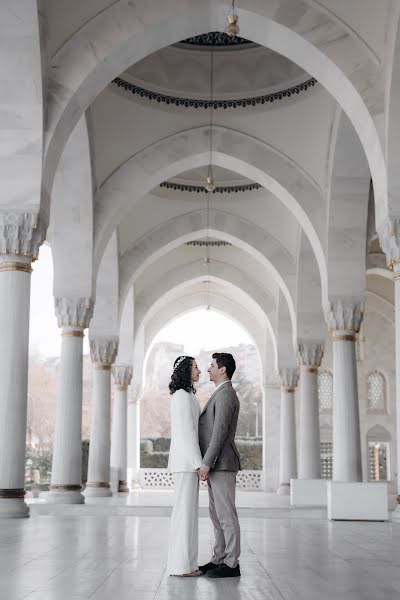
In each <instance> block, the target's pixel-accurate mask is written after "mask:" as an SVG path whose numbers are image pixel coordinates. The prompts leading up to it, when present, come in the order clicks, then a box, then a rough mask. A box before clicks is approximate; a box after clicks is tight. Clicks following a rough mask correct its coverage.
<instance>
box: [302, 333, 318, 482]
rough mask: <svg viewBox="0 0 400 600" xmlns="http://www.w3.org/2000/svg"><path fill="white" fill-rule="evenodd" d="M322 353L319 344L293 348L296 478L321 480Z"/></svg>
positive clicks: (303, 344)
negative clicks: (297, 395) (297, 417)
mask: <svg viewBox="0 0 400 600" xmlns="http://www.w3.org/2000/svg"><path fill="white" fill-rule="evenodd" d="M323 352H324V349H323V345H322V344H321V343H310V342H309V343H300V344H298V347H297V360H298V364H299V370H300V376H299V393H300V427H299V438H300V439H299V473H298V477H299V479H320V478H321V456H320V454H321V451H320V435H319V402H318V368H319V366H320V365H321V360H322V356H323Z"/></svg>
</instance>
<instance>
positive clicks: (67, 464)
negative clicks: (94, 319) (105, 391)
mask: <svg viewBox="0 0 400 600" xmlns="http://www.w3.org/2000/svg"><path fill="white" fill-rule="evenodd" d="M55 309H56V315H57V318H58V326H59V327H61V328H62V329H61V336H62V338H61V339H62V341H61V357H60V367H59V376H58V393H57V411H56V424H55V432H54V445H53V464H52V469H51V485H50V493H49V494H48V496H47V500H48V502H54V503H60V504H82V503H83V501H84V499H83V496H82V494H81V484H82V346H83V336H84V333H83V331H84V329H86V328H87V327H88V326H89V321H90V318H91V316H92V312H93V303H92V301H91V299H90V298H55Z"/></svg>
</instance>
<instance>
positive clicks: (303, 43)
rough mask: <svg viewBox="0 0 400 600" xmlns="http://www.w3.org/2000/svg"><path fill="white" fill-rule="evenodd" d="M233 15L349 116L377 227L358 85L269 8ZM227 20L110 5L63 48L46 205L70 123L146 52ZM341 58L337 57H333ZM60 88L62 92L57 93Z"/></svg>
mask: <svg viewBox="0 0 400 600" xmlns="http://www.w3.org/2000/svg"><path fill="white" fill-rule="evenodd" d="M238 14H239V17H240V21H241V30H242V35H243V36H244V37H246V38H248V39H250V40H253V41H255V42H257V43H258V44H260V45H264V46H266V47H269V48H271V49H272V50H274V51H276V52H278V53H280V54H282V55H284V56H286V57H287V58H289V59H290V60H292V61H293V62H295V63H296V64H298V65H299V66H300V67H301V68H303V69H304V70H305V71H307V72H308V73H310V74H311V75H313V76H314V77H316V78H317V79H318V81H320V83H321V84H322V85H323V86H324V87H325V88H326V89H327V90H328V91H329V92H330V93H331V94H332V95H333V96H334V97H335V98H336V100H337V101H338V103H339V104H340V106H341V107H342V109H343V110H344V112H345V113H346V114H347V115H348V117H349V119H350V120H351V122H352V124H353V126H354V128H355V130H356V131H357V134H358V136H359V138H360V140H361V142H362V144H363V147H364V151H365V153H366V156H367V157H368V161H369V165H370V169H371V173H372V177H373V180H374V188H375V200H376V211H377V223H378V224H379V223H381V221H382V220H383V219H384V218H385V216H386V215H387V180H386V170H385V160H384V155H383V152H382V148H381V144H380V140H379V136H378V133H377V130H376V127H375V124H374V122H373V119H372V117H371V114H370V113H369V111H368V109H367V107H366V105H365V103H364V101H363V99H362V97H361V95H360V93H359V92H358V91H357V88H356V85H357V84H356V83H355V82H354V83H353V82H352V81H351V79H350V77H348V76H347V75H346V74H345V69H344V68H343V66H342V65H338V64H336V63H335V62H334V60H332V59H331V58H329V57H328V56H327V54H324V53H323V52H321V51H320V50H319V49H318V48H317V47H316V46H315V45H313V44H312V43H311V42H310V41H308V40H307V39H305V37H302V36H301V35H299V34H298V33H296V32H295V31H293V30H292V29H290V28H289V27H287V26H284V25H282V24H281V23H278V22H277V21H275V20H273V17H274V14H271V11H270V9H268V8H267V7H265V8H264V10H263V9H262V8H260V7H259V6H257V7H256V6H250V5H249V6H248V7H247V10H243V9H239V10H238ZM225 16H226V7H225V5H224V3H223V2H213V3H212V4H211V3H209V2H204V3H202V4H201V6H199V4H198V3H193V4H192V3H190V2H189V3H188V2H184V1H183V0H175V1H174V2H169V3H168V6H166V5H165V3H162V2H154V3H153V4H152V6H151V9H150V8H149V6H148V2H145V1H144V0H142V1H140V0H139V1H138V2H135V5H134V10H132V8H131V7H130V6H129V4H128V3H127V4H125V3H122V2H115V3H113V5H112V6H111V7H109V8H108V9H106V10H104V11H102V12H101V13H100V14H99V15H97V17H95V18H94V19H92V20H91V21H90V22H89V23H88V24H87V25H86V26H84V27H83V28H82V29H81V30H80V31H79V32H78V33H77V34H75V35H73V36H72V37H71V38H70V40H68V42H66V43H65V44H64V45H63V46H62V48H61V49H60V50H59V52H58V53H57V54H56V56H55V57H54V60H53V65H52V66H53V69H52V70H51V72H52V75H53V77H54V80H53V81H52V82H51V85H50V88H51V89H52V92H53V95H54V102H53V104H52V106H51V107H50V111H49V127H48V131H49V135H48V141H47V146H46V158H45V166H44V178H43V203H44V206H45V207H46V204H48V203H49V198H50V194H51V188H52V181H53V177H54V172H55V169H56V166H57V163H58V159H59V155H60V153H61V152H62V149H63V146H64V145H65V142H66V140H67V138H68V136H69V134H70V132H71V131H72V129H73V127H74V125H75V123H76V120H78V119H79V117H80V116H81V114H82V112H83V111H84V110H86V108H87V107H88V106H89V105H90V103H91V102H92V101H93V99H94V98H95V97H96V95H98V94H99V93H100V92H101V90H102V89H104V87H105V86H106V85H107V84H108V83H109V82H110V81H111V80H112V79H113V78H114V77H116V76H118V75H119V74H120V73H121V72H123V71H124V70H125V69H127V68H128V67H129V66H131V65H132V64H134V63H135V62H137V61H138V60H140V59H142V58H144V57H145V56H147V55H148V54H150V53H151V52H154V51H156V50H158V49H160V48H162V47H164V46H167V45H170V44H173V43H176V42H178V41H180V40H181V39H184V38H187V37H191V36H194V35H198V34H200V33H202V32H204V31H209V30H210V24H211V23H212V24H213V26H214V24H215V26H214V28H215V27H216V28H217V29H219V30H222V29H223V28H224V22H225ZM189 17H190V18H189ZM115 23H124V26H123V27H119V28H116V26H115ZM88 40H90V42H89V43H88ZM110 40H112V41H110ZM93 48H96V52H93ZM340 60H343V57H342V58H341V59H340V58H339V57H338V58H337V61H338V62H340ZM78 64H79V67H78ZM341 67H342V68H341ZM61 83H62V86H60V84H61ZM54 90H56V92H55V93H54ZM58 90H62V92H61V91H59V92H58V93H57V91H58ZM66 90H67V91H66Z"/></svg>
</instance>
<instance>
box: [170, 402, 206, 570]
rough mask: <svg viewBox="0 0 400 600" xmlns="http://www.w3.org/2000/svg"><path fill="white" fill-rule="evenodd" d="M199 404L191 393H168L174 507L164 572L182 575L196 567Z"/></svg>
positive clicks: (199, 462) (200, 461)
mask: <svg viewBox="0 0 400 600" xmlns="http://www.w3.org/2000/svg"><path fill="white" fill-rule="evenodd" d="M199 416H200V406H199V403H198V402H197V400H196V398H195V396H194V394H192V393H189V392H185V391H184V390H178V391H176V392H175V393H174V394H172V396H171V447H170V452H169V461H168V470H169V471H171V472H172V473H174V474H175V494H174V508H173V510H172V516H171V530H170V541H169V551H168V565H167V573H168V574H169V575H184V574H185V573H191V572H192V571H195V570H196V569H197V554H198V530H199V478H198V474H197V469H198V468H199V467H200V465H201V463H202V459H201V453H200V448H199V433H198V427H199Z"/></svg>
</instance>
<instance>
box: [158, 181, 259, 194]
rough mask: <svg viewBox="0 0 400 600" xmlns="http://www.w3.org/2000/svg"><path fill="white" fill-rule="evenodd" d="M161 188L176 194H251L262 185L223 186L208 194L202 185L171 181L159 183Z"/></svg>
mask: <svg viewBox="0 0 400 600" xmlns="http://www.w3.org/2000/svg"><path fill="white" fill-rule="evenodd" d="M160 187H161V188H166V189H167V190H174V191H178V192H195V193H196V194H200V193H204V194H209V193H211V194H232V193H238V192H252V191H253V190H259V189H260V188H262V185H260V184H259V183H246V184H244V185H224V186H216V188H215V189H214V190H213V191H212V192H208V191H207V190H206V188H205V187H204V186H202V185H186V184H183V183H174V182H172V181H163V182H162V183H160Z"/></svg>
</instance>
